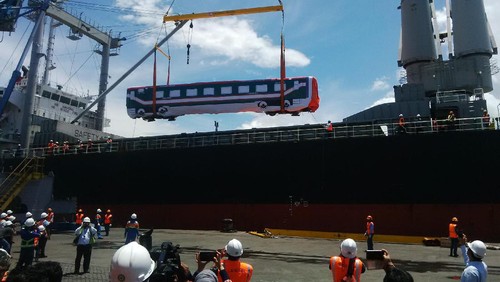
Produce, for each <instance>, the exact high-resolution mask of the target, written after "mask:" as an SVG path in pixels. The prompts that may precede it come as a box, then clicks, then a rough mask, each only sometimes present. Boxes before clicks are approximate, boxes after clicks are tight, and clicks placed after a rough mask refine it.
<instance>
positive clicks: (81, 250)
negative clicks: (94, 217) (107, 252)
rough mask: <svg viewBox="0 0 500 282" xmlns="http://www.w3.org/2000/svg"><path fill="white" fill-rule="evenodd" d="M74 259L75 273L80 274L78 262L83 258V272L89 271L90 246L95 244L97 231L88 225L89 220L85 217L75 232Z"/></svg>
mask: <svg viewBox="0 0 500 282" xmlns="http://www.w3.org/2000/svg"><path fill="white" fill-rule="evenodd" d="M75 236H76V238H75V243H76V259H75V273H76V274H78V273H80V262H81V260H82V257H83V272H84V273H88V272H89V271H90V258H91V256H92V244H94V243H95V240H96V236H97V230H96V229H95V228H94V227H92V226H91V225H90V218H89V217H88V216H87V217H85V218H84V219H83V223H82V225H81V226H79V227H78V228H77V229H76V230H75Z"/></svg>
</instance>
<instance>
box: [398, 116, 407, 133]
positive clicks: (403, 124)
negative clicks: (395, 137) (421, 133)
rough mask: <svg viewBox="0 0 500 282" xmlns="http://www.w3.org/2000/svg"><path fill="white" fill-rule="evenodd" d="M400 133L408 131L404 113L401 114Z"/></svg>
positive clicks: (399, 121)
mask: <svg viewBox="0 0 500 282" xmlns="http://www.w3.org/2000/svg"><path fill="white" fill-rule="evenodd" d="M398 133H399V134H404V133H406V122H405V118H404V116H403V114H399V120H398Z"/></svg>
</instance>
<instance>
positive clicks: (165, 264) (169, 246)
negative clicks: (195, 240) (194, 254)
mask: <svg viewBox="0 0 500 282" xmlns="http://www.w3.org/2000/svg"><path fill="white" fill-rule="evenodd" d="M179 249H180V246H179V245H174V244H173V243H172V242H169V241H166V242H163V243H162V244H161V248H159V249H158V248H157V249H155V250H153V251H151V252H150V253H149V254H150V256H151V259H153V260H154V261H156V269H155V270H154V272H153V274H151V278H150V279H149V281H159V282H160V281H161V282H171V281H176V278H178V277H179V276H183V275H184V273H183V272H184V270H183V269H182V267H181V257H180V255H179Z"/></svg>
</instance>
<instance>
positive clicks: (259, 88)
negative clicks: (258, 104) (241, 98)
mask: <svg viewBox="0 0 500 282" xmlns="http://www.w3.org/2000/svg"><path fill="white" fill-rule="evenodd" d="M255 91H256V92H259V93H266V92H267V85H265V84H263V85H257V86H256V87H255Z"/></svg>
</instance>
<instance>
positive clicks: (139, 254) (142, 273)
mask: <svg viewBox="0 0 500 282" xmlns="http://www.w3.org/2000/svg"><path fill="white" fill-rule="evenodd" d="M155 268H156V263H155V262H154V261H153V260H152V259H151V256H150V255H149V251H148V250H147V249H146V248H145V247H143V246H141V245H139V244H138V243H137V242H135V241H134V242H130V243H129V244H126V245H124V246H122V247H120V248H119V249H118V250H117V251H116V252H115V254H114V255H113V258H112V259H111V270H110V272H109V281H110V282H122V281H130V282H140V281H146V279H148V278H149V276H151V274H152V273H153V271H154V270H155Z"/></svg>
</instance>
